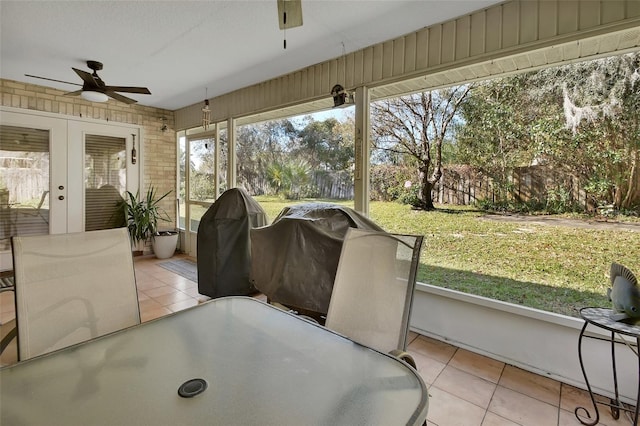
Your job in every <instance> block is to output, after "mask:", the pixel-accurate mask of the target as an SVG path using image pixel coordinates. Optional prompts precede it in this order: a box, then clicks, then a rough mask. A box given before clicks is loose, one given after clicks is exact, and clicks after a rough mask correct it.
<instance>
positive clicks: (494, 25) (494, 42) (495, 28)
mask: <svg viewBox="0 0 640 426" xmlns="http://www.w3.org/2000/svg"><path fill="white" fill-rule="evenodd" d="M486 26H487V31H486V33H485V43H486V44H485V47H486V52H495V51H497V50H500V49H501V48H502V45H501V41H502V36H501V34H502V5H500V6H498V7H492V8H490V9H487V22H486Z"/></svg>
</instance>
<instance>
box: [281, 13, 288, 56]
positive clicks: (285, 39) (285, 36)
mask: <svg viewBox="0 0 640 426" xmlns="http://www.w3.org/2000/svg"><path fill="white" fill-rule="evenodd" d="M286 4H287V3H286V2H285V7H286ZM282 22H284V50H287V11H286V10H285V11H284V12H282Z"/></svg>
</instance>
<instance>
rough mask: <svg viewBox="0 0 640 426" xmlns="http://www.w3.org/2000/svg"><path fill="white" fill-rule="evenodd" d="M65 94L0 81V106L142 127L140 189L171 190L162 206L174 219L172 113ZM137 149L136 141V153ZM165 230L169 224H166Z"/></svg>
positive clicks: (33, 85)
mask: <svg viewBox="0 0 640 426" xmlns="http://www.w3.org/2000/svg"><path fill="white" fill-rule="evenodd" d="M64 93H65V92H64V91H62V90H57V89H52V88H49V87H45V86H39V85H35V84H28V83H22V82H19V81H13V80H5V79H0V94H1V96H2V103H1V105H2V106H5V107H13V108H22V109H28V110H34V111H44V112H50V113H54V114H60V115H66V116H74V117H85V118H92V119H97V120H105V121H109V122H110V123H114V122H115V123H127V124H135V125H140V126H142V127H143V128H144V133H143V134H144V141H143V144H142V149H143V152H144V170H143V182H141V183H140V184H141V187H144V188H146V186H147V185H149V184H153V185H154V186H155V187H157V189H158V192H159V193H160V194H164V193H165V192H167V191H170V190H174V192H173V193H172V194H171V195H170V196H169V197H167V198H166V199H165V200H163V203H162V205H161V206H162V208H164V209H165V210H166V211H167V212H168V213H169V215H170V216H171V218H172V219H173V220H175V199H176V194H175V187H176V182H175V180H176V133H175V131H174V128H175V126H174V122H175V121H174V113H173V111H169V110H164V109H159V108H153V107H148V106H143V105H138V104H133V105H127V104H124V103H122V102H117V101H114V100H109V101H108V102H105V103H91V102H88V101H85V100H84V99H82V98H81V97H80V96H64ZM163 117H164V118H165V119H166V120H163ZM165 124H166V126H167V130H166V131H164V132H163V131H162V130H161V129H162V126H163V125H165ZM140 146H141V145H139V143H138V141H136V148H137V149H138V150H139V149H140ZM141 192H142V190H141ZM162 225H163V224H161V226H162ZM167 227H170V225H168V224H167Z"/></svg>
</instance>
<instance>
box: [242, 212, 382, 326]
mask: <svg viewBox="0 0 640 426" xmlns="http://www.w3.org/2000/svg"><path fill="white" fill-rule="evenodd" d="M350 227H351V228H363V229H370V230H377V231H382V230H383V229H382V228H380V227H379V226H378V225H376V224H375V223H374V222H373V221H371V220H370V219H368V218H367V217H365V216H363V215H362V214H360V213H358V212H356V211H355V210H352V209H350V208H348V207H343V206H340V205H335V204H328V203H306V204H298V205H294V206H291V207H285V208H284V209H283V210H282V211H281V212H280V214H279V215H278V217H276V218H275V220H274V221H273V224H272V225H270V226H265V227H263V228H256V229H252V230H251V232H250V234H251V258H252V262H251V280H252V282H253V285H254V286H255V287H256V288H257V289H258V290H260V291H261V292H262V293H264V294H265V295H266V296H267V297H268V298H269V299H270V301H273V302H278V303H281V304H283V305H285V306H288V307H290V308H294V309H298V310H301V311H302V312H304V311H310V312H311V313H317V314H323V315H324V314H326V313H327V311H328V309H329V301H330V300H331V291H332V290H333V281H334V279H335V276H336V270H337V269H338V260H339V259H340V251H341V249H342V242H343V241H344V236H345V235H346V233H347V229H348V228H350ZM305 313H306V312H305Z"/></svg>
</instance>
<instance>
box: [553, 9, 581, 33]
mask: <svg viewBox="0 0 640 426" xmlns="http://www.w3.org/2000/svg"><path fill="white" fill-rule="evenodd" d="M579 6H580V5H579V3H578V2H577V1H561V2H560V3H558V34H567V33H573V32H575V31H578V27H579V22H578V19H579V16H580V13H579V12H580V8H579Z"/></svg>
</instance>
